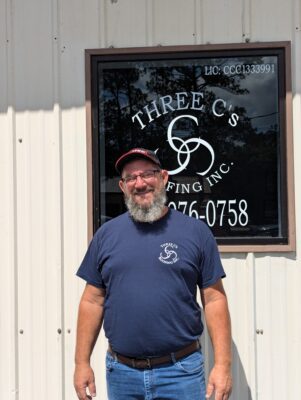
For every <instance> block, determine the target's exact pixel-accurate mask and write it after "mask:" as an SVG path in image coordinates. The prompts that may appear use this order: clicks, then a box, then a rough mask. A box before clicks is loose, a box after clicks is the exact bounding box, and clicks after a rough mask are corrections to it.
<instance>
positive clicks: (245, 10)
mask: <svg viewBox="0 0 301 400" xmlns="http://www.w3.org/2000/svg"><path fill="white" fill-rule="evenodd" d="M251 2H252V0H243V5H242V18H241V22H242V39H244V41H246V42H247V41H249V40H251V9H252V8H251V7H252V6H251Z"/></svg>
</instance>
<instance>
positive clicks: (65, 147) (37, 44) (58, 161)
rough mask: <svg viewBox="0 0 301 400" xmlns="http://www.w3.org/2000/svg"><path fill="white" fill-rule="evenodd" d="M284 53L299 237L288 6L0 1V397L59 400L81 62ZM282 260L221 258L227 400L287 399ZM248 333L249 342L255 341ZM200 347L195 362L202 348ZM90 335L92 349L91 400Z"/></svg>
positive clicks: (287, 260) (64, 374) (101, 348)
mask: <svg viewBox="0 0 301 400" xmlns="http://www.w3.org/2000/svg"><path fill="white" fill-rule="evenodd" d="M246 39H249V40H250V41H252V42H256V41H277V40H279V41H283V40H291V41H292V79H293V111H294V146H295V183H296V185H295V191H296V227H297V239H298V237H299V234H300V233H301V232H300V229H301V209H300V204H301V201H300V200H301V199H300V196H301V184H300V182H301V176H300V175H301V161H300V157H298V156H297V154H298V153H297V152H298V149H300V148H301V138H300V134H299V133H300V130H301V100H300V93H301V72H300V65H301V2H300V0H287V1H283V0H273V1H272V0H227V1H225V0H185V1H181V0H110V1H109V0H88V1H87V0H85V1H84V0H72V1H71V0H26V1H22V0H0V166H1V167H0V179H1V186H0V187H1V196H0V205H1V206H0V246H1V247H0V251H1V283H2V285H1V291H0V300H1V315H0V354H1V357H0V398H1V399H4V398H5V399H14V400H15V399H19V400H38V399H40V398H43V399H45V400H50V399H51V400H53V399H58V400H71V399H75V398H76V396H75V393H74V392H73V387H72V374H73V353H74V342H75V323H76V311H77V304H78V300H79V295H80V292H81V290H82V287H83V284H82V283H81V282H79V281H78V280H77V279H76V278H75V277H74V272H75V270H76V268H77V266H78V264H79V262H80V260H81V258H82V256H83V254H84V251H85V248H86V246H87V213H86V210H87V198H86V186H87V181H86V148H85V146H86V142H85V141H86V132H85V131H86V126H85V96H84V92H85V72H84V49H86V48H98V47H109V46H114V47H130V46H150V45H152V46H156V45H180V44H205V43H233V42H243V41H245V40H246ZM299 254H300V244H299V243H298V241H297V253H296V254H291V253H287V254H285V253H284V254H276V253H274V254H270V253H269V254H258V253H257V254H253V253H248V254H227V255H226V254H225V255H223V262H224V265H225V268H226V271H227V274H228V279H227V280H226V282H225V284H226V289H227V292H228V297H229V302H230V310H231V314H232V321H233V347H234V355H235V358H234V381H235V388H234V393H233V396H232V398H233V399H235V400H248V399H260V400H278V399H279V400H280V399H284V398H286V399H297V398H301V379H300V376H301V364H300V360H299V358H300V354H301V321H300V318H299V313H300V311H299V310H300V308H301V291H300V289H299V285H300V284H299V282H300V281H301V265H300V264H301V263H300V256H299ZM256 329H262V330H263V332H264V333H263V335H256ZM207 341H208V339H206V340H205V341H204V342H205V352H206V354H207V355H208V359H209V358H210V349H209V346H208V344H207ZM105 349H106V342H105V339H104V337H103V336H101V337H100V340H99V342H98V344H97V347H96V349H95V355H94V364H95V369H96V376H97V383H98V398H99V399H100V398H102V399H104V398H105V397H106V396H105V381H104V364H103V355H104V353H105Z"/></svg>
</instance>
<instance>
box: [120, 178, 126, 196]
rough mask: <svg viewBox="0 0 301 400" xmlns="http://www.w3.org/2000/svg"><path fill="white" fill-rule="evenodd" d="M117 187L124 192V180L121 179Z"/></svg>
mask: <svg viewBox="0 0 301 400" xmlns="http://www.w3.org/2000/svg"><path fill="white" fill-rule="evenodd" d="M119 187H120V189H121V191H122V192H123V193H124V192H125V185H124V182H123V181H122V180H121V179H120V181H119Z"/></svg>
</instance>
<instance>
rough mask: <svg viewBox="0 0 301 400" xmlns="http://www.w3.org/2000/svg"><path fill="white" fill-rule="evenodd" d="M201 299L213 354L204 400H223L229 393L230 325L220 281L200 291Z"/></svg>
mask: <svg viewBox="0 0 301 400" xmlns="http://www.w3.org/2000/svg"><path fill="white" fill-rule="evenodd" d="M201 298H202V304H203V308H204V313H205V318H206V324H207V328H208V332H209V335H210V338H211V341H212V346H213V351H214V367H213V368H212V370H211V372H210V375H209V379H208V385H207V393H206V398H207V399H209V398H210V397H211V395H212V394H213V393H214V392H215V400H227V399H228V398H229V396H230V394H231V389H232V376H231V359H232V355H231V322H230V315H229V310H228V302H227V298H226V294H225V291H224V288H223V284H222V281H221V280H219V281H218V282H217V283H215V284H214V285H212V286H209V287H207V288H205V289H202V290H201Z"/></svg>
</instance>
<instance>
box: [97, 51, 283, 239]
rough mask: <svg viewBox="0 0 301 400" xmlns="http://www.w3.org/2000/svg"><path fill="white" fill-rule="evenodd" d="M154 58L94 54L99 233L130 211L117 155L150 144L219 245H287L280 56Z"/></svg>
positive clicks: (171, 187) (180, 199)
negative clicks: (122, 189) (122, 190)
mask: <svg viewBox="0 0 301 400" xmlns="http://www.w3.org/2000/svg"><path fill="white" fill-rule="evenodd" d="M155 57H156V55H144V56H143V55H141V57H140V58H139V57H138V56H135V57H134V56H131V57H127V59H126V57H125V56H119V57H118V56H115V57H114V56H111V57H110V56H106V57H101V56H95V57H93V60H92V109H93V127H94V128H93V129H94V130H93V146H94V157H93V163H94V164H93V172H94V175H93V176H94V229H96V228H97V227H98V226H99V225H100V224H101V223H102V222H104V221H106V220H107V219H110V218H112V217H115V216H117V215H118V214H120V213H121V212H123V211H124V210H125V208H124V204H123V196H122V194H121V193H120V190H119V187H118V181H119V177H118V175H117V173H116V172H115V169H114V164H115V161H116V159H117V158H118V157H119V156H120V155H121V154H123V153H124V152H125V151H126V150H128V149H130V148H132V147H145V148H149V149H152V150H155V151H157V154H158V156H159V158H160V159H161V161H162V164H163V166H164V168H165V169H167V170H168V171H169V174H170V178H169V182H168V185H167V193H168V204H169V206H170V207H174V208H177V209H179V210H180V211H182V212H184V213H186V214H188V215H190V216H192V217H194V218H199V219H202V220H203V221H205V222H206V223H207V224H208V225H209V227H210V228H211V229H212V231H213V233H214V235H215V236H216V238H217V240H218V242H219V243H229V244H239V243H245V242H247V243H250V244H252V243H254V244H256V243H287V235H288V233H287V215H286V208H285V204H286V187H285V179H284V170H285V168H284V159H285V156H284V152H285V145H284V144H285V132H284V126H285V124H284V120H285V118H284V108H283V107H284V105H283V104H284V98H285V92H284V91H285V88H284V83H283V82H284V81H285V79H284V77H285V71H284V61H283V60H284V55H283V53H282V51H281V50H280V49H277V50H272V49H269V50H266V51H262V50H261V51H257V52H256V51H254V50H253V51H250V50H248V51H246V52H244V51H240V52H239V51H236V52H235V53H234V54H233V52H232V53H231V52H229V53H225V51H224V52H223V53H219V52H215V54H214V55H212V53H210V54H208V53H205V54H202V53H201V52H199V53H197V54H195V53H193V54H187V53H182V54H181V53H176V54H168V55H166V54H165V55H162V54H161V55H160V57H158V56H157V58H155ZM163 57H164V58H163ZM281 107H282V108H281Z"/></svg>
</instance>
